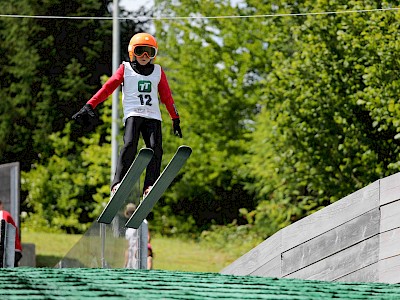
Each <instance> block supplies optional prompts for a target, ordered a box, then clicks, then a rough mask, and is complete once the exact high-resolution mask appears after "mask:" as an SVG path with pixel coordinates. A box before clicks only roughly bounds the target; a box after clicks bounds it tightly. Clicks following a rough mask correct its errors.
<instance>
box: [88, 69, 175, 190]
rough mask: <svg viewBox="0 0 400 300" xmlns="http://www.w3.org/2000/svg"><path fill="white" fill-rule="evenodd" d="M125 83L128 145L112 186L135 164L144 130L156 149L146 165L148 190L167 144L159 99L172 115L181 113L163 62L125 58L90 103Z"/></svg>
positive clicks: (124, 100) (146, 139)
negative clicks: (162, 66) (176, 104)
mask: <svg viewBox="0 0 400 300" xmlns="http://www.w3.org/2000/svg"><path fill="white" fill-rule="evenodd" d="M121 84H122V104H123V110H124V116H123V122H124V126H125V130H124V146H123V147H122V149H121V152H120V155H119V158H118V162H117V167H116V171H115V176H114V179H113V181H112V183H111V189H112V188H113V186H114V185H116V184H117V183H119V182H121V180H122V179H123V177H124V176H125V174H126V172H127V171H128V169H129V167H130V166H131V164H132V162H133V160H134V158H135V156H136V154H137V147H138V142H139V136H140V134H142V137H143V140H144V142H145V144H146V147H148V148H151V149H152V150H153V151H154V155H153V158H152V159H151V161H150V163H149V164H148V166H147V168H146V177H145V181H144V186H143V190H145V189H146V188H147V187H149V186H151V185H153V184H154V182H155V181H156V180H157V178H158V176H159V175H160V169H161V160H162V155H163V148H162V131H161V121H162V120H161V111H160V107H159V100H160V101H161V103H163V104H164V105H165V106H166V108H167V111H168V113H169V115H170V117H171V119H178V118H179V114H178V112H177V110H176V108H175V104H174V100H173V98H172V95H171V90H170V88H169V84H168V81H167V78H166V76H165V73H164V71H163V69H162V68H161V66H160V65H157V64H151V63H149V64H147V65H145V66H141V65H139V64H138V63H136V62H133V63H129V62H123V63H122V64H121V65H120V66H119V68H118V70H117V71H116V72H115V73H114V74H113V75H112V76H111V77H110V78H109V79H108V80H107V82H106V83H105V84H104V85H103V87H102V88H101V89H100V90H99V91H98V92H97V93H96V94H95V95H94V96H93V97H92V98H91V99H90V100H89V101H88V102H87V104H89V105H91V106H92V107H93V108H95V107H96V106H97V105H98V104H99V103H101V102H103V101H105V100H106V99H107V98H108V97H109V96H110V95H111V94H112V93H113V92H114V90H115V89H116V88H117V87H118V86H119V85H121ZM158 96H159V97H158ZM158 98H159V99H158Z"/></svg>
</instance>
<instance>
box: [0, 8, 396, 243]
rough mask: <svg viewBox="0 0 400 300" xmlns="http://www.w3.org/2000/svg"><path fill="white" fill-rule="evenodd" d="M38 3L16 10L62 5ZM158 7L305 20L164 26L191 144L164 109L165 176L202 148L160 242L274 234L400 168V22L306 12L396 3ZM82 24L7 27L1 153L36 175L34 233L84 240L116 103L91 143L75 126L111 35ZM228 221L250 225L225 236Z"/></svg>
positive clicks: (159, 210) (159, 215)
mask: <svg viewBox="0 0 400 300" xmlns="http://www.w3.org/2000/svg"><path fill="white" fill-rule="evenodd" d="M9 2H10V3H14V2H15V1H9ZM25 2H26V3H25ZM28 2H29V1H28ZM28 2H27V1H26V0H25V1H22V2H21V4H19V2H18V3H16V5H17V8H18V9H21V11H22V12H24V11H25V10H28V9H32V11H33V12H35V13H38V14H44V12H45V11H46V10H47V9H50V8H51V9H53V8H54V7H57V5H56V1H54V2H52V1H48V2H46V5H43V6H40V5H37V4H35V5H34V4H31V3H30V2H29V5H24V4H27V3H28ZM156 2H157V5H156V8H158V9H160V10H162V14H164V15H165V14H169V15H170V16H177V17H187V16H207V17H213V16H223V15H263V14H265V15H269V14H290V13H292V14H296V15H295V16H285V17H264V18H203V19H200V18H194V19H187V18H175V19H169V20H162V21H156V22H155V23H156V29H157V31H156V32H157V35H156V36H157V40H158V43H159V48H160V49H159V56H158V57H157V62H158V63H160V64H161V65H162V66H163V68H164V69H165V71H166V74H167V76H168V79H169V83H170V86H171V89H172V91H173V95H174V99H175V101H176V104H177V107H178V110H179V112H180V116H181V125H182V130H183V135H184V138H183V139H182V140H180V139H177V138H176V137H174V136H172V135H171V134H170V129H171V124H170V121H169V120H168V116H167V115H166V112H165V110H164V111H163V114H164V127H163V133H164V135H163V136H164V158H163V167H164V166H165V164H166V162H167V161H168V160H169V159H170V158H171V156H172V155H173V153H174V152H175V150H176V148H177V146H178V145H179V144H188V145H190V146H191V147H192V148H193V154H192V157H191V158H190V159H189V161H188V163H187V164H186V165H185V167H184V169H183V170H182V172H181V173H180V175H179V176H178V178H176V180H175V181H174V184H173V185H172V187H171V188H170V189H168V192H167V193H166V195H165V197H163V199H161V201H160V202H159V204H158V205H157V206H156V208H155V210H154V215H153V221H152V224H155V226H156V231H157V232H161V233H163V234H169V235H172V234H178V233H185V234H196V233H199V232H200V231H202V230H209V229H210V228H211V227H212V229H213V230H211V232H212V233H209V231H207V232H206V233H205V234H204V236H205V238H209V239H211V240H214V239H221V241H223V240H226V239H237V240H240V239H241V238H244V236H245V234H248V235H249V236H253V235H256V236H257V238H265V237H267V236H270V235H271V234H273V233H274V232H276V231H277V230H279V229H281V228H283V227H285V226H287V225H289V224H291V223H292V222H295V221H297V220H299V219H301V218H303V217H304V216H307V215H309V214H311V213H313V212H315V211H317V210H319V209H321V208H322V207H324V206H326V205H329V204H330V203H333V202H335V201H337V200H338V199H340V198H342V197H344V196H346V195H348V194H350V193H352V192H354V191H355V190H357V189H359V188H361V187H363V186H366V185H367V184H369V183H371V182H373V181H375V180H377V179H379V178H382V177H385V176H388V175H391V174H393V173H396V172H398V171H399V168H400V148H399V145H400V142H399V140H400V129H399V126H398V125H399V119H400V118H399V114H400V105H399V101H398V96H397V95H398V94H399V85H400V82H399V78H400V76H399V75H400V74H399V68H398V66H399V61H400V60H399V54H398V53H399V48H400V44H399V42H398V41H399V40H400V39H399V26H400V25H399V24H400V22H399V21H400V13H399V12H398V11H375V12H363V13H360V12H358V13H356V12H352V13H340V14H310V15H306V16H305V15H298V14H299V13H310V12H324V11H344V10H358V9H374V8H386V7H397V6H398V4H399V3H398V1H385V2H381V3H377V2H376V1H363V2H362V3H361V2H360V1H336V2H332V1H328V0H320V1H317V2H315V1H308V0H307V1H300V2H299V1H286V2H285V3H264V2H262V1H261V2H260V1H254V0H248V1H242V2H241V3H239V4H238V5H237V6H232V5H231V1H228V0H225V1H224V0H221V1H192V0H182V1H180V4H181V5H180V6H176V5H171V3H172V2H171V1H168V0H166V1H161V0H160V1H156ZM74 3H75V1H74ZM75 4H76V6H77V7H76V8H77V9H76V10H71V11H68V13H70V14H74V13H75V12H78V11H79V13H82V14H83V13H84V12H85V9H84V8H87V7H90V9H89V11H92V10H96V11H97V9H100V12H104V11H102V10H101V7H100V8H99V3H94V2H93V1H92V2H91V1H89V2H88V3H85V5H84V4H79V3H78V2H76V3H75ZM4 7H5V9H6V10H7V12H10V13H11V12H13V9H14V8H12V7H13V6H11V5H9V6H4ZM78 8H79V9H78ZM103 8H104V7H103ZM68 24H69V23H68V22H67V23H65V22H64V21H61V20H60V21H59V22H56V23H51V22H50V21H34V20H29V19H23V20H22V22H19V21H16V20H10V19H8V20H3V19H2V20H0V37H1V38H2V43H1V44H0V53H1V54H2V55H1V56H0V63H1V64H2V69H1V70H0V74H1V76H2V79H3V78H4V80H3V81H2V82H1V83H0V95H1V96H2V99H4V101H3V100H2V101H1V102H0V111H1V113H2V115H3V116H4V117H3V118H2V119H1V121H0V151H1V154H2V158H3V159H4V161H9V160H10V159H11V158H12V157H18V155H19V156H22V154H25V155H26V156H27V159H26V160H24V164H23V169H24V170H27V171H28V170H29V169H30V167H31V165H33V166H34V168H33V169H32V171H31V172H27V173H23V179H24V182H23V188H24V191H25V192H26V193H27V195H28V197H27V204H28V205H29V207H30V209H31V210H32V211H33V212H34V213H35V214H36V215H34V214H32V215H30V216H31V218H29V220H27V222H32V223H35V222H36V223H35V224H37V226H38V227H48V226H52V228H53V230H70V231H76V232H78V231H82V230H84V229H85V228H86V226H88V224H89V222H90V221H91V220H93V218H94V217H95V216H96V215H98V213H99V212H100V210H101V205H102V204H103V203H104V202H105V199H106V198H107V194H108V182H109V176H110V174H109V171H108V169H109V155H108V154H109V142H110V141H109V130H110V123H111V121H110V115H109V106H107V105H105V106H104V110H105V111H104V112H102V113H101V115H102V117H103V118H105V119H103V124H102V125H101V126H100V127H99V128H97V130H96V132H95V133H93V134H88V135H87V136H86V137H82V133H79V132H77V131H76V130H75V129H74V128H72V127H71V125H66V124H67V122H66V120H67V119H69V117H70V115H72V112H75V111H77V110H78V109H79V108H80V107H81V106H82V104H83V103H84V102H86V101H87V99H88V98H89V97H90V95H91V94H92V91H93V86H94V85H96V80H97V79H98V78H99V71H98V70H97V68H94V66H95V64H94V62H97V63H99V65H103V64H102V63H100V61H101V60H102V59H103V54H105V53H108V52H107V51H106V50H105V49H104V47H105V45H106V44H107V42H106V37H109V36H110V32H109V31H110V25H109V24H108V23H107V22H97V21H95V20H88V21H87V22H83V23H79V24H78V23H76V24H74V25H68ZM65 27H67V29H68V30H67V31H68V32H67V36H68V37H74V36H75V35H76V32H79V33H80V34H79V35H76V36H78V37H76V38H77V39H78V40H77V41H76V43H77V44H78V45H79V49H76V47H77V46H76V44H75V43H73V42H71V43H68V45H67V46H65V45H64V43H63V42H62V41H61V39H63V38H64V37H63V35H62V34H60V35H59V33H60V32H61V33H62V32H63V31H60V30H61V28H65ZM71 32H73V34H71ZM48 33H50V34H48ZM130 35H131V33H129V36H130ZM21 36H22V37H29V38H20V37H21ZM79 37H85V38H82V39H79ZM86 37H89V39H87V38H86ZM3 41H4V42H3ZM125 47H126V45H123V47H121V49H126V48H125ZM64 48H65V49H64ZM27 49H29V51H28V50H27ZM12 51H14V52H12ZM27 51H28V53H29V56H27V55H26V53H27ZM14 53H15V54H14ZM69 53H78V54H77V55H76V56H74V55H68V54H69ZM104 59H105V58H104ZM99 65H96V66H99ZM95 69H96V70H97V71H98V72H94V70H95ZM99 69H100V70H104V69H102V68H99ZM103 73H105V72H103ZM103 73H101V74H103ZM54 74H55V75H54ZM53 75H54V76H53ZM96 76H97V77H96ZM80 79H81V80H80ZM74 95H75V96H76V95H78V96H76V97H74ZM71 99H73V100H72V101H71ZM53 132H55V133H53ZM48 137H51V138H50V142H44V141H46V139H47V138H48ZM14 154H16V156H14ZM92 195H93V196H92ZM56 207H57V209H55V208H56ZM239 211H241V213H240V212H239ZM242 215H243V216H244V218H243V217H241V216H242ZM235 219H236V220H237V221H236V222H237V223H232V222H234V220H235ZM246 223H247V225H245V226H244V227H242V225H244V224H246ZM212 224H215V225H216V226H212ZM227 224H237V225H238V226H236V225H229V226H228V227H227V228H226V229H225V228H220V227H218V226H217V225H227ZM35 226H36V225H35ZM225 230H226V232H225ZM219 232H220V233H219ZM242 233H243V234H242ZM214 234H215V235H214ZM218 234H220V235H221V236H222V237H221V238H219V237H218Z"/></svg>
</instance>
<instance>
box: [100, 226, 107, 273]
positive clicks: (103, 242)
mask: <svg viewBox="0 0 400 300" xmlns="http://www.w3.org/2000/svg"><path fill="white" fill-rule="evenodd" d="M100 237H101V258H100V260H101V267H102V268H103V269H105V268H106V267H107V263H106V256H105V252H106V224H104V223H100Z"/></svg>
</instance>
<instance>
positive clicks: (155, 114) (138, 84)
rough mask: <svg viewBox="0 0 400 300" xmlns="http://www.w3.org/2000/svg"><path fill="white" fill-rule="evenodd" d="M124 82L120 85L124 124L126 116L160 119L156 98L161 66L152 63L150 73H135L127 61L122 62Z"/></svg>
mask: <svg viewBox="0 0 400 300" xmlns="http://www.w3.org/2000/svg"><path fill="white" fill-rule="evenodd" d="M123 64H124V66H125V70H124V84H123V86H122V104H123V106H124V119H123V121H124V124H125V121H126V119H127V118H129V117H132V116H139V117H144V118H148V119H156V120H160V121H161V111H160V105H159V103H160V102H159V100H158V84H159V82H160V79H161V66H160V65H156V64H155V65H154V70H153V72H152V73H151V74H150V75H147V76H145V75H141V74H138V73H136V72H135V71H134V70H133V69H132V67H131V65H130V63H129V62H123Z"/></svg>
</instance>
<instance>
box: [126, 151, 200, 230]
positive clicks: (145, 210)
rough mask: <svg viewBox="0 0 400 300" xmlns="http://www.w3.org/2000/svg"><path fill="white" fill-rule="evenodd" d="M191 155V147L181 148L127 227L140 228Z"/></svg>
mask: <svg viewBox="0 0 400 300" xmlns="http://www.w3.org/2000/svg"><path fill="white" fill-rule="evenodd" d="M190 154H192V148H190V147H189V146H180V147H179V148H178V150H177V151H176V153H175V155H174V157H172V159H171V161H170V162H169V164H168V165H167V166H166V167H165V169H164V171H163V172H162V173H161V175H160V177H158V179H157V181H156V182H155V183H154V185H153V188H152V189H151V190H150V192H149V193H148V194H147V196H146V197H145V198H144V199H143V200H142V202H140V204H139V206H138V207H137V209H136V210H135V212H134V213H133V215H132V216H131V217H130V219H129V220H128V222H126V224H125V226H126V227H131V228H135V229H138V228H139V226H140V225H141V224H142V222H143V220H144V219H145V218H146V217H147V215H148V214H149V213H150V212H151V210H152V209H153V207H154V205H155V204H156V203H157V201H158V200H159V199H160V198H161V196H162V194H163V193H164V192H165V190H166V189H167V188H168V186H169V185H170V184H171V182H172V181H173V180H174V178H175V177H176V175H178V173H179V171H180V169H181V168H182V167H183V165H184V164H185V162H186V160H187V159H188V158H189V156H190Z"/></svg>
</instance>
